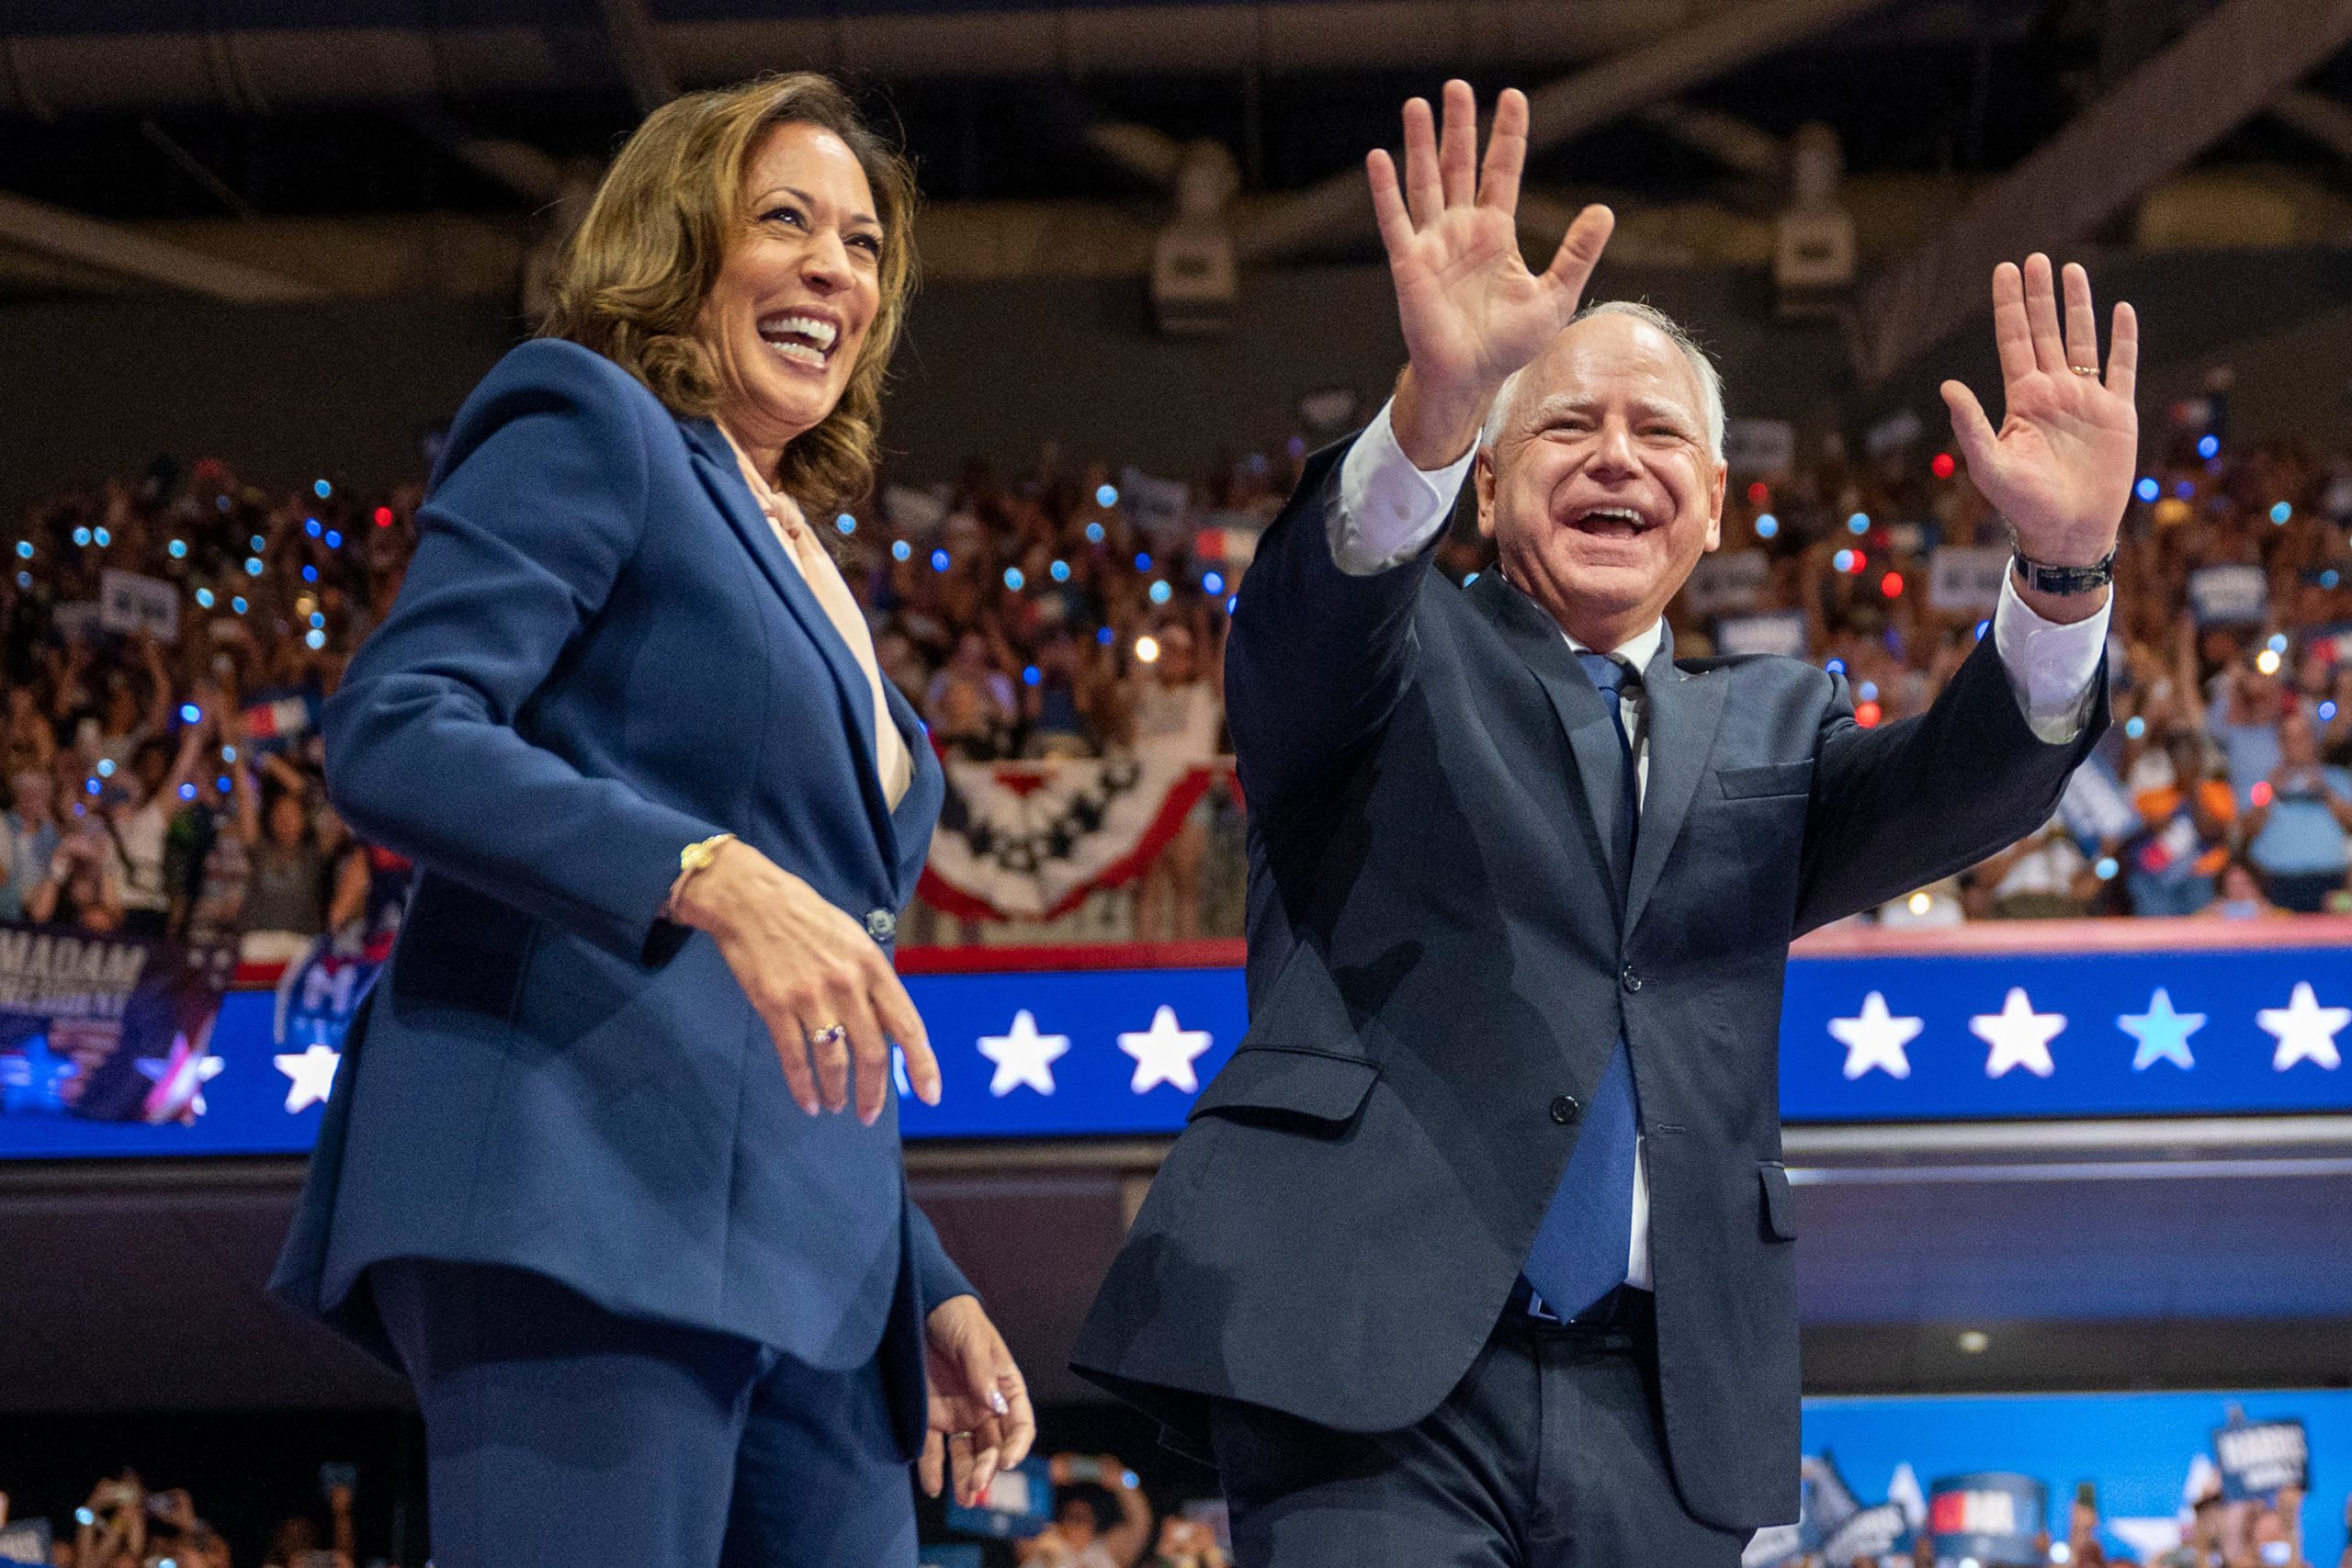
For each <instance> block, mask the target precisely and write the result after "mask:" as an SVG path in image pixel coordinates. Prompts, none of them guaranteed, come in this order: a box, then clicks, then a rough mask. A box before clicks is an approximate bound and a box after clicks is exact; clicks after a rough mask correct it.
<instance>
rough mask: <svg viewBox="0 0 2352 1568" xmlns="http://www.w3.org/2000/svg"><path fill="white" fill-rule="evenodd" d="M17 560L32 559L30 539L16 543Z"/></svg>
mask: <svg viewBox="0 0 2352 1568" xmlns="http://www.w3.org/2000/svg"><path fill="white" fill-rule="evenodd" d="M32 558H33V542H32V541H31V540H30V539H18V540H17V559H18V560H30V559H32Z"/></svg>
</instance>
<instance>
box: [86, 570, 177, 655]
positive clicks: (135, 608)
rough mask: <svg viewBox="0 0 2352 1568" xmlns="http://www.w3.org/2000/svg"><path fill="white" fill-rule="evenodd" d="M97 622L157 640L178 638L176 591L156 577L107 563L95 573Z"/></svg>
mask: <svg viewBox="0 0 2352 1568" xmlns="http://www.w3.org/2000/svg"><path fill="white" fill-rule="evenodd" d="M98 625H100V626H104V627H106V629H107V630H108V631H110V632H141V631H143V632H147V633H149V634H151V635H152V636H153V637H154V638H155V640H156V641H157V642H177V641H179V638H180V592H179V590H178V589H176V588H175V587H173V586H172V585H171V584H170V583H168V582H166V581H164V580H163V579H162V578H160V577H141V575H140V574H139V573H137V572H135V571H123V570H119V569H118V568H115V567H108V568H107V569H106V570H104V571H102V572H100V573H99V574H98Z"/></svg>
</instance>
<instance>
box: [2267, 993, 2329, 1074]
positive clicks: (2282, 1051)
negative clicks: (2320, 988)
mask: <svg viewBox="0 0 2352 1568" xmlns="http://www.w3.org/2000/svg"><path fill="white" fill-rule="evenodd" d="M2254 1021H2255V1022H2256V1023H2258V1024H2260V1025H2262V1028H2263V1031H2264V1032H2266V1033H2268V1034H2273V1035H2276V1036H2277V1037H2278V1050H2277V1051H2276V1052H2274V1053H2272V1055H2271V1057H2270V1065H2271V1066H2272V1067H2274V1068H2276V1069H2277V1070H2278V1071H2279V1072H2282V1073H2283V1072H2285V1071H2286V1070H2287V1069H2288V1068H2289V1067H2291V1066H2294V1065H2295V1064H2296V1063H2297V1062H2317V1063H2318V1064H2319V1065H2320V1066H2323V1067H2325V1068H2327V1069H2328V1070H2329V1071H2331V1072H2333V1071H2334V1070H2335V1068H2337V1067H2339V1066H2343V1065H2344V1057H2343V1055H2341V1054H2340V1053H2339V1052H2338V1051H2337V1050H2336V1048H2335V1036H2336V1032H2337V1031H2339V1030H2341V1029H2342V1028H2343V1027H2344V1026H2345V1025H2346V1024H2347V1023H2352V1008H2324V1007H2322V1006H2320V1005H2319V998H2317V997H2316V996H2314V995H2312V983H2311V982H2310V981H2309V980H2298V981H2296V982H2295V989H2294V992H2293V994H2292V995H2291V996H2290V997H2289V998H2288V1000H2287V1005H2286V1006H2285V1007H2282V1008H2264V1009H2263V1010H2261V1011H2259V1012H2257V1013H2256V1014H2255V1015H2254Z"/></svg>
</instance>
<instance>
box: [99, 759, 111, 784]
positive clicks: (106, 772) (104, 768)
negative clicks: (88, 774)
mask: <svg viewBox="0 0 2352 1568" xmlns="http://www.w3.org/2000/svg"><path fill="white" fill-rule="evenodd" d="M98 777H100V778H102V779H110V778H112V777H114V759H113V758H112V757H101V758H99V759H98Z"/></svg>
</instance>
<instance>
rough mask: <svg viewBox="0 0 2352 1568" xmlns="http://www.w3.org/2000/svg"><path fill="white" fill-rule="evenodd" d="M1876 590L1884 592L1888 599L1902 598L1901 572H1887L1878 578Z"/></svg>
mask: <svg viewBox="0 0 2352 1568" xmlns="http://www.w3.org/2000/svg"><path fill="white" fill-rule="evenodd" d="M1878 591H1879V592H1881V593H1883V594H1885V595H1886V596H1887V597H1888V598H1890V599H1900V598H1902V597H1903V574H1902V573H1901V572H1899V571H1890V572H1888V573H1887V574H1886V575H1885V576H1884V577H1882V578H1880V579H1879V580H1878Z"/></svg>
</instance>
